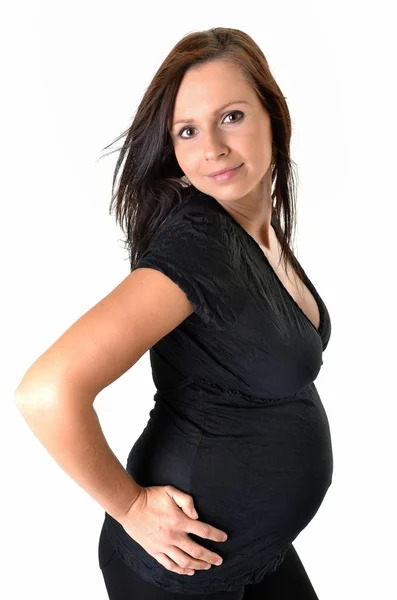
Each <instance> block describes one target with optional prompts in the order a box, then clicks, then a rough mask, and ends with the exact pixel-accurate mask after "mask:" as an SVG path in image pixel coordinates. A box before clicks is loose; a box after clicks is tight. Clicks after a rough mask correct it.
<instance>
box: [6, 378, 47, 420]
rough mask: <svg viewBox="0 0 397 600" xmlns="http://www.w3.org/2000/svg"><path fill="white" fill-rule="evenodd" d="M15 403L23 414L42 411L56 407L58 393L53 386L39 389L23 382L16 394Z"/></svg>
mask: <svg viewBox="0 0 397 600" xmlns="http://www.w3.org/2000/svg"><path fill="white" fill-rule="evenodd" d="M14 403H15V405H16V407H17V408H18V410H19V412H21V413H22V414H26V413H32V412H36V411H41V410H43V409H44V408H52V407H53V406H54V405H55V403H56V393H55V390H54V389H52V388H51V386H48V387H42V388H37V387H33V386H29V384H28V383H27V382H25V383H23V382H22V383H21V384H20V385H19V386H18V387H17V389H16V390H15V392H14Z"/></svg>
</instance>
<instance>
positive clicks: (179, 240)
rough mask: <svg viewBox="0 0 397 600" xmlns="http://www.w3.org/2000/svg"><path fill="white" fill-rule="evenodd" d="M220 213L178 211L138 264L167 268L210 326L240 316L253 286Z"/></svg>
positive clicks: (224, 324)
mask: <svg viewBox="0 0 397 600" xmlns="http://www.w3.org/2000/svg"><path fill="white" fill-rule="evenodd" d="M235 250H236V249H235V247H234V246H233V240H232V238H231V237H230V235H229V234H228V231H227V228H226V227H225V222H224V220H223V219H222V216H221V215H219V214H202V213H201V212H187V213H184V214H177V215H176V216H174V217H173V218H172V219H171V220H170V222H169V223H167V224H166V225H164V226H163V227H162V228H161V229H160V230H159V232H158V233H157V234H156V236H155V238H154V239H153V240H152V242H151V244H150V246H149V247H148V248H147V250H146V251H145V252H144V253H143V254H142V255H141V256H140V258H139V259H138V262H137V264H136V266H135V268H140V267H146V268H152V269H156V270H157V271H161V272H162V273H164V275H166V276H167V277H169V278H170V279H172V281H174V282H175V283H176V284H177V285H178V286H179V287H180V288H181V289H182V290H183V291H184V292H185V294H186V296H187V298H188V300H189V301H190V303H191V304H192V307H193V312H194V313H195V314H196V315H198V317H199V319H200V321H199V322H202V323H203V324H204V326H205V327H207V328H209V329H214V330H217V329H224V328H226V327H228V326H231V325H233V324H234V323H235V322H236V321H237V319H238V317H239V316H240V314H241V312H242V309H243V307H244V304H245V299H246V296H247V286H246V285H244V280H243V277H242V276H241V272H240V268H239V260H238V256H237V253H236V251H235Z"/></svg>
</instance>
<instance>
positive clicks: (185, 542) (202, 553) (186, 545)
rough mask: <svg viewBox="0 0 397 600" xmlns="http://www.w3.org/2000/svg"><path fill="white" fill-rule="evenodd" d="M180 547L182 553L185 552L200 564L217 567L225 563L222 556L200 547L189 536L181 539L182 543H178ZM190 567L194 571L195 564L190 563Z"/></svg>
mask: <svg viewBox="0 0 397 600" xmlns="http://www.w3.org/2000/svg"><path fill="white" fill-rule="evenodd" d="M178 545H179V548H180V549H181V551H183V552H185V553H186V554H187V555H188V556H190V557H191V559H192V560H198V561H200V562H203V563H208V564H211V565H216V566H219V565H221V564H222V562H223V559H222V557H221V556H219V554H216V552H212V551H211V550H208V548H204V546H200V544H198V543H197V542H195V541H194V540H192V538H190V537H188V536H186V537H185V538H183V539H181V540H180V542H178ZM178 562H179V561H178ZM179 564H181V563H179ZM190 566H191V567H192V568H193V569H194V568H195V567H194V565H193V563H190Z"/></svg>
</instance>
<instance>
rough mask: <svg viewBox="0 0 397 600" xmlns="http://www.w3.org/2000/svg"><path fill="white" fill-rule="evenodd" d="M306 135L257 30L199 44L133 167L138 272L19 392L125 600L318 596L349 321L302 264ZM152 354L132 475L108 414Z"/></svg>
mask: <svg viewBox="0 0 397 600" xmlns="http://www.w3.org/2000/svg"><path fill="white" fill-rule="evenodd" d="M290 138H291V121H290V117H289V111H288V108H287V105H286V102H285V99H284V97H283V95H282V93H281V91H280V88H279V87H278V85H277V83H276V82H275V80H274V78H273V76H272V74H271V72H270V69H269V66H268V64H267V61H266V59H265V57H264V55H263V53H262V51H261V50H260V49H259V47H258V46H257V45H256V43H255V42H254V41H253V40H252V39H251V38H250V37H249V36H248V35H247V34H245V33H243V32H242V31H239V30H235V29H228V28H214V29H211V30H208V31H203V32H197V33H192V34H189V35H188V36H185V37H184V38H183V39H182V40H181V41H180V42H179V43H178V44H177V45H176V46H175V48H174V49H173V50H172V51H171V53H170V54H169V56H168V57H167V58H166V59H165V61H164V62H163V64H162V65H161V67H160V68H159V70H158V72H157V73H156V75H155V76H154V78H153V81H152V82H151V84H150V86H149V87H148V89H147V91H146V93H145V95H144V97H143V99H142V102H141V104H140V106H139V108H138V111H137V113H136V116H135V118H134V121H133V123H132V125H131V127H130V129H129V130H128V131H127V137H126V141H125V143H124V145H123V147H122V151H121V155H120V158H119V161H118V164H117V167H116V173H115V177H114V181H115V180H116V175H117V173H118V171H119V170H120V169H121V166H122V163H123V161H124V164H123V168H122V171H121V178H120V182H119V187H118V190H117V193H116V194H115V195H114V198H113V200H114V201H115V205H116V214H117V218H118V220H119V222H120V223H122V224H123V225H124V227H125V231H126V233H127V241H128V243H129V245H130V250H131V252H130V263H131V269H130V271H131V272H130V273H129V274H128V276H127V277H126V279H124V280H123V281H122V282H121V283H120V284H119V285H118V286H117V287H116V288H115V289H114V290H113V291H111V292H110V293H109V294H108V296H106V297H105V298H104V299H102V300H101V301H100V302H99V303H98V304H96V305H95V306H94V307H93V308H92V309H91V310H89V311H88V312H87V313H86V314H84V315H83V316H82V317H81V318H80V319H79V320H78V321H77V322H76V323H74V324H73V325H72V327H71V328H70V329H68V330H67V331H66V332H65V333H64V334H63V336H61V338H60V339H59V340H57V341H56V342H55V344H53V346H51V347H50V348H49V349H48V350H47V351H46V352H45V353H44V354H43V355H42V356H41V357H39V359H38V360H37V361H36V363H34V364H33V365H32V367H31V368H30V369H29V370H28V372H27V373H26V375H25V377H24V378H23V380H22V381H21V384H20V386H19V387H18V390H17V391H16V401H17V402H18V406H19V407H20V410H21V411H22V412H23V414H24V416H25V418H26V420H27V421H28V423H29V424H30V426H31V427H32V429H34V431H35V433H36V434H37V435H38V437H40V439H41V440H42V442H43V443H44V444H45V445H46V447H47V448H48V450H49V451H50V452H51V453H52V454H53V456H54V457H55V459H56V460H57V461H58V463H59V464H60V466H61V467H62V468H63V469H64V470H65V471H67V472H68V473H69V475H70V476H71V477H73V478H74V479H75V481H76V482H77V483H78V484H79V485H81V486H82V487H83V488H84V489H85V490H86V491H87V492H88V493H89V494H90V495H91V496H92V498H94V499H95V500H96V501H97V502H99V504H100V505H101V506H102V507H103V509H104V511H105V518H104V523H103V527H102V530H101V533H100V540H99V566H100V568H101V572H102V574H103V577H104V581H105V584H106V589H107V592H108V595H109V598H110V599H111V600H145V599H156V600H166V599H169V600H174V599H177V598H180V596H181V594H184V595H188V596H190V597H191V598H195V599H197V600H198V599H200V600H204V599H205V598H211V599H213V600H223V599H225V600H227V599H228V600H241V599H243V598H244V599H245V600H247V599H257V600H260V599H261V600H281V599H284V598H285V599H287V598H288V599H291V600H311V599H315V598H317V595H316V593H315V591H314V589H313V587H312V585H311V583H310V580H309V578H308V576H307V574H306V572H305V569H304V567H303V565H302V563H301V561H300V559H299V557H298V555H297V553H296V551H295V549H294V547H293V545H292V542H293V540H294V539H296V537H297V536H298V535H299V533H300V532H301V531H302V530H303V529H304V528H305V527H306V526H307V525H308V523H309V522H310V521H311V520H312V519H313V517H314V515H315V514H316V512H317V511H318V509H319V507H320V505H321V503H322V501H323V499H324V497H325V495H326V493H327V490H328V488H329V486H330V484H331V481H332V471H333V459H332V445H331V436H330V429H329V423H328V419H327V416H326V412H325V410H324V407H323V405H322V402H321V399H320V397H319V394H318V392H317V389H316V386H315V384H314V380H315V379H316V377H317V375H318V374H319V372H320V369H321V366H322V364H323V352H324V350H325V348H326V347H327V344H328V342H329V339H330V335H331V320H330V315H329V313H328V310H327V308H326V305H325V303H324V301H323V300H322V298H321V297H320V295H319V293H318V291H317V290H316V288H315V287H314V285H313V283H312V282H311V280H310V279H309V277H308V276H307V274H306V272H305V271H304V269H303V268H302V266H301V265H300V263H299V262H298V260H297V258H296V257H295V255H294V253H293V251H292V249H291V247H292V244H291V237H292V231H293V225H294V222H295V215H294V202H293V197H292V193H293V186H292V185H291V179H292V175H291V159H290ZM282 219H283V220H284V223H285V225H284V226H282V224H281V222H282ZM148 350H149V351H150V361H151V367H152V374H153V380H154V383H155V386H156V394H155V397H154V400H155V403H154V408H153V409H152V410H151V411H150V415H149V419H148V421H147V425H146V427H145V428H144V430H143V432H142V434H141V435H140V436H139V438H138V439H137V440H135V443H134V444H133V446H132V448H131V451H130V453H129V455H128V458H127V461H126V468H125V469H124V467H123V466H122V465H121V464H120V462H119V461H118V460H117V458H116V457H115V455H114V454H113V453H112V451H111V450H110V448H109V446H108V445H107V443H106V440H105V438H104V436H103V433H102V430H101V428H100V425H99V421H98V419H97V416H96V412H95V410H94V408H93V403H94V400H95V397H96V396H97V395H98V393H99V392H100V391H101V390H102V389H103V388H105V387H106V386H108V385H109V384H110V383H112V382H113V381H115V380H116V379H117V378H119V377H120V376H121V375H122V374H123V373H125V372H126V371H127V370H128V369H130V368H131V367H132V366H133V365H134V364H135V363H136V362H137V361H138V360H139V359H140V358H141V356H142V355H143V354H145V352H146V351H148ZM132 396H133V397H134V401H135V402H139V398H138V395H134V394H132ZM40 399H41V400H40ZM39 414H40V415H41V416H42V415H43V414H45V415H48V418H40V419H39V418H38V415H39ZM46 423H47V425H46ZM48 423H51V427H50V426H49V425H48ZM219 561H220V562H219Z"/></svg>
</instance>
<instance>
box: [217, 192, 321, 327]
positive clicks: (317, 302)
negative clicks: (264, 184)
mask: <svg viewBox="0 0 397 600" xmlns="http://www.w3.org/2000/svg"><path fill="white" fill-rule="evenodd" d="M209 197H210V198H211V199H212V200H213V201H214V202H216V204H217V205H218V206H219V208H220V210H221V212H222V213H223V214H225V215H226V217H228V218H229V220H231V222H232V223H233V224H234V225H235V226H237V228H238V229H239V230H240V231H241V232H242V233H243V235H244V236H245V237H248V239H249V240H251V244H252V245H253V246H254V247H255V248H256V249H257V250H258V251H259V252H260V253H261V256H262V257H263V259H264V261H265V263H266V265H267V266H268V267H269V268H270V269H271V271H272V273H273V276H274V277H275V279H276V280H277V282H278V285H279V286H280V289H281V291H282V292H283V293H284V294H286V295H287V297H288V298H289V299H290V300H292V302H293V304H294V305H295V306H296V308H297V309H298V311H299V312H300V313H301V314H302V315H303V317H304V318H305V319H306V321H307V322H308V323H309V325H311V327H312V328H313V330H314V331H315V332H316V334H317V335H318V336H319V337H320V338H321V331H322V327H323V321H324V315H323V311H322V306H321V302H320V301H319V298H318V295H317V293H316V291H315V289H314V286H313V285H312V283H311V282H310V280H309V278H308V277H307V275H306V273H305V271H304V269H303V268H302V266H301V265H300V263H299V261H298V259H297V258H296V257H295V255H294V258H295V260H296V261H297V263H298V265H299V267H300V268H301V269H302V272H303V276H304V281H303V283H304V284H305V285H306V286H307V287H308V288H309V290H310V291H311V293H312V295H313V298H314V300H315V302H316V304H317V308H318V312H319V318H320V320H319V326H318V329H317V327H316V326H315V325H314V323H313V321H312V320H311V319H309V317H308V316H307V314H306V313H305V312H304V310H302V308H301V307H300V306H299V304H298V303H297V301H296V300H295V298H294V297H293V296H292V294H290V292H289V291H288V289H287V288H286V287H285V286H284V285H283V283H282V281H281V280H280V278H279V276H278V275H277V273H276V271H275V270H274V268H273V266H272V264H271V262H270V261H269V259H268V258H267V256H266V254H265V253H264V252H263V250H262V248H261V247H260V245H259V244H258V242H257V241H256V240H255V239H254V238H253V237H252V235H251V234H249V233H248V231H247V230H246V229H244V227H243V226H242V225H241V224H240V223H239V222H238V221H236V219H235V218H234V217H233V216H232V215H231V214H230V213H229V212H228V211H227V210H226V209H225V208H224V207H223V206H222V204H220V202H218V201H217V200H215V198H213V197H212V196H209ZM271 224H272V227H273V229H274V230H275V227H277V223H276V219H275V217H274V215H272V218H271ZM275 233H276V236H277V232H276V230H275ZM277 239H278V238H277ZM292 269H293V271H294V273H295V275H296V276H297V277H298V278H299V279H300V277H299V276H298V273H296V271H295V269H294V268H293V267H292Z"/></svg>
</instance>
